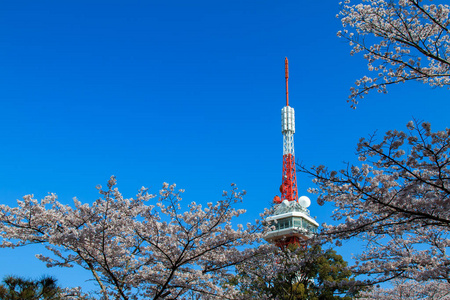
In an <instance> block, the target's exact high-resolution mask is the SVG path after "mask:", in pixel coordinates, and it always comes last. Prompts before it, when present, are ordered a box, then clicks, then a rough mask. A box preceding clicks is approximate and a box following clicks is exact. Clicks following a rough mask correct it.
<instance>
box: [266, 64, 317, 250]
mask: <svg viewBox="0 0 450 300" xmlns="http://www.w3.org/2000/svg"><path fill="white" fill-rule="evenodd" d="M284 64H285V79H286V106H285V107H283V108H282V109H281V133H282V134H283V174H282V179H281V186H280V192H281V198H280V197H279V196H275V198H274V199H273V201H274V202H275V203H276V206H275V210H274V214H273V215H272V216H270V217H268V218H267V219H266V220H267V221H268V222H270V223H272V224H273V225H274V226H275V230H272V231H270V232H269V233H268V234H267V235H266V236H265V239H266V240H267V241H269V242H271V243H275V244H276V245H277V246H279V247H286V246H287V245H290V244H297V245H298V244H300V240H301V239H308V238H310V237H311V236H312V235H313V234H314V233H316V232H317V228H318V227H319V224H318V223H317V222H316V221H315V220H314V219H313V218H311V216H310V214H309V210H308V209H307V207H309V205H310V204H311V200H309V198H308V197H306V196H302V197H300V198H298V188H297V177H296V173H295V154H294V133H295V111H294V109H293V108H292V107H290V106H289V88H288V79H289V66H288V59H287V58H286V59H285V61H284Z"/></svg>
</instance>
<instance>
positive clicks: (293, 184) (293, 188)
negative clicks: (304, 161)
mask: <svg viewBox="0 0 450 300" xmlns="http://www.w3.org/2000/svg"><path fill="white" fill-rule="evenodd" d="M281 182H282V183H281V187H280V192H281V201H283V200H288V201H297V199H298V190H297V177H296V175H295V156H294V155H293V154H291V153H289V154H284V155H283V178H282V181H281ZM281 201H280V202H281Z"/></svg>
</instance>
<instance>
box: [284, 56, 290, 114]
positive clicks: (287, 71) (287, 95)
mask: <svg viewBox="0 0 450 300" xmlns="http://www.w3.org/2000/svg"><path fill="white" fill-rule="evenodd" d="M284 77H285V78H286V106H289V87H288V80H289V62H288V59H287V57H285V58H284Z"/></svg>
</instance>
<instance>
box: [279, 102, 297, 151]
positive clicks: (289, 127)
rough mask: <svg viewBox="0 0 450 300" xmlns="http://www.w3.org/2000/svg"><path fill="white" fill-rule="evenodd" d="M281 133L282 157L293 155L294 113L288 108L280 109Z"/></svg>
mask: <svg viewBox="0 0 450 300" xmlns="http://www.w3.org/2000/svg"><path fill="white" fill-rule="evenodd" d="M281 133H282V134H283V155H285V154H292V155H294V133H295V111H294V109H293V108H292V107H290V106H285V107H283V108H282V109H281Z"/></svg>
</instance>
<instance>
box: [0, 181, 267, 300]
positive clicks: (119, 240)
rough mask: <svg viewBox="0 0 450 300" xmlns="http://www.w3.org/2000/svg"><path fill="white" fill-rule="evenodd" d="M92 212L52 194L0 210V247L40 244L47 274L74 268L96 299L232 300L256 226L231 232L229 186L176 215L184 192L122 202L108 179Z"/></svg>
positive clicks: (234, 213) (169, 190) (234, 195)
mask: <svg viewBox="0 0 450 300" xmlns="http://www.w3.org/2000/svg"><path fill="white" fill-rule="evenodd" d="M98 190H99V193H100V194H101V198H100V199H98V200H96V201H95V202H94V203H92V204H91V205H89V204H83V203H81V202H80V201H78V200H77V199H74V205H73V206H70V205H65V204H62V203H60V202H58V201H57V197H56V195H55V194H50V195H48V196H47V197H45V198H44V199H42V200H40V201H38V200H36V199H34V198H33V196H32V195H28V196H25V197H24V198H23V200H22V201H18V206H17V207H9V206H6V205H1V206H0V235H1V237H2V239H1V244H0V245H1V247H10V248H14V247H18V246H24V245H29V244H43V245H45V246H46V248H47V249H48V250H50V251H51V253H50V254H49V255H44V254H39V255H37V257H38V258H39V259H40V260H42V261H44V262H46V264H47V266H48V267H54V266H60V267H71V266H73V265H79V266H81V267H82V268H84V269H87V270H89V271H90V272H91V273H92V277H93V279H94V280H95V281H96V282H97V284H98V286H99V289H100V292H99V294H100V296H101V297H102V299H124V300H125V299H187V298H189V299H195V298H198V297H200V296H202V297H203V298H204V299H216V298H218V297H220V298H230V297H232V296H233V295H234V294H233V290H232V289H230V288H228V286H227V285H226V279H227V278H228V276H230V274H231V271H232V269H231V268H232V267H233V266H235V265H236V264H239V263H241V262H242V261H245V260H247V259H249V258H250V257H252V256H253V255H254V253H255V251H256V250H255V249H256V248H254V247H242V246H248V245H250V244H252V243H254V242H257V241H258V240H259V238H260V236H261V234H262V233H259V230H260V228H259V227H258V225H250V224H248V225H247V226H242V225H238V226H232V223H231V222H232V220H234V219H236V218H237V217H239V216H240V215H242V214H243V213H244V212H245V210H243V209H237V208H235V206H236V203H238V202H240V201H241V199H242V196H243V195H244V194H245V192H239V191H238V190H237V188H236V187H235V186H233V187H232V190H231V191H230V192H228V193H227V192H224V194H223V199H222V200H220V201H218V202H216V203H207V204H206V205H205V206H204V207H203V206H202V205H200V204H197V203H195V202H192V203H190V204H189V205H188V206H187V209H186V210H183V209H182V203H181V195H182V193H183V191H182V190H176V187H175V185H170V186H169V185H168V184H164V186H163V188H162V190H161V191H160V192H159V196H158V197H156V196H155V195H151V194H149V193H148V191H147V189H145V188H142V189H141V190H140V191H139V193H138V194H137V196H136V197H135V198H129V199H126V198H124V197H123V196H122V194H121V193H120V192H119V190H118V189H117V187H116V179H115V178H114V177H111V179H110V180H109V181H108V185H107V189H105V190H104V189H102V187H101V186H98Z"/></svg>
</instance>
